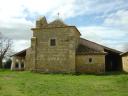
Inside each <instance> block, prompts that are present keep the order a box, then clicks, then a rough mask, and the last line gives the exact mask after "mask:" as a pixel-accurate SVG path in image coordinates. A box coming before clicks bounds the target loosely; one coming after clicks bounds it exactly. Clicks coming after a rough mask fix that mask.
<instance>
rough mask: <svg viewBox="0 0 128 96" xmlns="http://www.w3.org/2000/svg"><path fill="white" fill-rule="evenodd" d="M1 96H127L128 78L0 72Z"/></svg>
mask: <svg viewBox="0 0 128 96" xmlns="http://www.w3.org/2000/svg"><path fill="white" fill-rule="evenodd" d="M0 96H128V75H127V74H123V73H122V74H118V73H117V74H111V75H110V74H109V75H85V74H84V75H71V74H70V75H69V74H39V73H32V72H27V71H22V72H16V71H7V70H6V71H4V70H1V71H0Z"/></svg>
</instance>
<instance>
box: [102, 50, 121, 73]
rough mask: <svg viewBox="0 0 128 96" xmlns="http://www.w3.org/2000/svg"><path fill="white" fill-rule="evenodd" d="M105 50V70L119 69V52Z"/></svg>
mask: <svg viewBox="0 0 128 96" xmlns="http://www.w3.org/2000/svg"><path fill="white" fill-rule="evenodd" d="M106 52H107V53H108V54H107V55H106V56H105V71H121V70H122V63H121V56H120V54H119V53H114V52H111V51H108V50H106Z"/></svg>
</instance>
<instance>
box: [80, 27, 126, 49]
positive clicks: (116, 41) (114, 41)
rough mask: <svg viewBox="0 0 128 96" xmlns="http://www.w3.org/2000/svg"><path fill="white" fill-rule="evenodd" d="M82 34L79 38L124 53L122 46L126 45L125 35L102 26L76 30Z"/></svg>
mask: <svg viewBox="0 0 128 96" xmlns="http://www.w3.org/2000/svg"><path fill="white" fill-rule="evenodd" d="M78 29H79V30H80V32H81V34H82V36H81V37H83V38H85V39H88V40H91V41H94V42H97V43H99V44H103V45H104V46H108V47H111V48H115V49H117V50H120V51H124V48H123V47H124V44H127V43H128V40H127V33H126V32H123V31H120V30H117V29H114V28H109V27H104V26H89V27H87V26H85V27H79V28H78Z"/></svg>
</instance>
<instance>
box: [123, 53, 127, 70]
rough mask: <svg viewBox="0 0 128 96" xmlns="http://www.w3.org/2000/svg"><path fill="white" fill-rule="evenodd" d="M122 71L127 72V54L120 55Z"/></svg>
mask: <svg viewBox="0 0 128 96" xmlns="http://www.w3.org/2000/svg"><path fill="white" fill-rule="evenodd" d="M122 63H123V71H125V72H128V54H127V55H124V56H122Z"/></svg>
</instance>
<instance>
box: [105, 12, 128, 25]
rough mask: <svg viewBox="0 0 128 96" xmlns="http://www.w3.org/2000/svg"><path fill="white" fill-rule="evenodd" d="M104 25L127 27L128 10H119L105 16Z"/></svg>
mask: <svg viewBox="0 0 128 96" xmlns="http://www.w3.org/2000/svg"><path fill="white" fill-rule="evenodd" d="M104 24H105V25H108V26H117V27H127V26H128V10H119V11H117V12H116V13H112V14H110V15H108V16H107V18H106V19H105V21H104Z"/></svg>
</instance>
